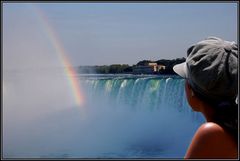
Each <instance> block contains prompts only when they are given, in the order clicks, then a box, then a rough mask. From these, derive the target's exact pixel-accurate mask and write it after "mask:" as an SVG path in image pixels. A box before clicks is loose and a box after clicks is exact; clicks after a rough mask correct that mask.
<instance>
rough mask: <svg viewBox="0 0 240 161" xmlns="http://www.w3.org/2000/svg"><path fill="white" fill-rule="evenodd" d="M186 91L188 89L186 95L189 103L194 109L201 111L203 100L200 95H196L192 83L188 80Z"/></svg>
mask: <svg viewBox="0 0 240 161" xmlns="http://www.w3.org/2000/svg"><path fill="white" fill-rule="evenodd" d="M185 91H186V97H187V100H188V104H189V105H190V106H191V107H192V109H193V110H194V111H199V110H200V109H199V108H200V105H201V100H199V99H198V97H196V96H195V94H194V92H193V90H192V87H191V86H190V84H189V83H188V82H187V81H186V83H185Z"/></svg>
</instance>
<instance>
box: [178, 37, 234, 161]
mask: <svg viewBox="0 0 240 161" xmlns="http://www.w3.org/2000/svg"><path fill="white" fill-rule="evenodd" d="M173 70H174V71H175V72H176V73H177V74H179V75H180V76H181V77H183V78H185V79H186V83H185V91H186V97H187V100H188V103H189V105H190V106H191V107H192V109H193V110H194V111H197V112H201V113H202V114H203V116H204V117H205V118H206V123H204V124H202V125H201V126H200V127H199V128H198V130H197V131H196V133H195V135H194V137H193V139H192V142H191V143H190V145H189V147H188V150H187V152H186V155H185V158H186V159H189V158H198V159H199V158H206V159H210V158H213V159H224V158H238V105H237V97H238V94H237V93H238V46H237V44H236V43H234V42H229V41H224V40H222V39H220V38H217V37H209V38H207V39H205V40H203V41H200V42H198V43H196V44H194V45H192V46H191V47H190V48H189V49H188V50H187V59H186V62H184V63H182V64H178V65H175V66H174V67H173Z"/></svg>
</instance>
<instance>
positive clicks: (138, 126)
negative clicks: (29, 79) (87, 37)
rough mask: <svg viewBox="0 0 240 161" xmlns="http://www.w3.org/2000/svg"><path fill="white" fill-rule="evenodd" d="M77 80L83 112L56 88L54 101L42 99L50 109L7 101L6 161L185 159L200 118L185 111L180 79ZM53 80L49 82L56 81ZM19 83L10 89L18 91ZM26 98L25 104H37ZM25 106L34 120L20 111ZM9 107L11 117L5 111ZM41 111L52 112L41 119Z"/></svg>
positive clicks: (116, 77) (85, 77)
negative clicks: (32, 160)
mask: <svg viewBox="0 0 240 161" xmlns="http://www.w3.org/2000/svg"><path fill="white" fill-rule="evenodd" d="M76 77H78V81H79V83H80V84H79V85H80V87H81V89H82V91H81V92H82V94H84V96H85V97H84V98H85V99H86V100H85V101H84V102H85V104H84V106H83V107H79V106H72V105H71V103H69V101H66V99H65V97H66V96H65V95H64V94H65V90H64V88H62V87H61V85H59V86H57V87H58V88H57V87H56V93H55V95H53V94H52V93H51V91H48V92H49V93H50V94H52V95H47V96H48V97H44V98H49V97H50V98H51V97H53V98H55V99H58V100H57V101H51V102H50V103H48V99H46V100H43V101H40V102H35V104H34V106H33V107H32V106H31V105H32V104H30V105H28V103H29V101H27V100H20V101H18V103H20V104H18V105H15V104H13V105H12V104H11V102H14V101H8V100H7V99H5V100H6V101H5V104H4V109H5V111H4V116H5V124H4V139H3V140H4V143H3V144H4V148H3V152H4V157H6V158H39V157H42V158H150V159H151V158H183V156H184V155H185V152H186V150H187V147H188V145H189V143H190V141H191V139H192V137H193V135H194V133H195V131H196V130H197V128H198V127H199V125H200V124H202V123H203V122H204V119H203V117H202V115H200V114H199V113H197V112H193V111H192V109H191V107H189V105H188V103H187V101H186V96H185V90H184V80H183V79H180V77H176V76H154V75H152V76H150V75H141V76H133V75H79V76H78V75H77V76H76ZM41 78H44V77H41ZM51 78H53V80H52V81H51V82H54V81H56V80H58V79H60V78H59V77H56V78H55V76H53V77H51ZM37 80H38V79H37ZM59 81H60V80H59ZM9 82H10V80H9V81H7V83H9ZM15 82H17V81H15ZM4 83H5V82H4ZM19 83H21V82H18V83H16V84H14V85H16V87H18V86H17V85H19ZM4 85H5V86H6V85H7V87H6V89H7V90H6V91H7V92H8V93H7V92H5V93H6V94H5V96H8V95H10V94H11V93H9V92H11V91H10V89H11V88H9V87H10V86H9V84H6V83H5V84H4ZM21 85H22V84H20V86H19V88H20V89H21V90H18V91H19V92H24V90H25V88H24V87H25V86H21ZM26 85H27V84H26ZM53 85H54V84H51V86H53ZM14 87H15V86H14ZM37 87H38V86H34V88H30V89H29V90H30V92H31V94H32V93H33V92H35V93H37V92H36V91H35V88H37ZM46 87H48V88H46V89H52V88H49V86H46ZM33 89H34V90H33ZM37 89H38V88H37ZM30 92H29V93H30ZM25 93H26V92H25ZM58 93H59V94H58ZM7 94H8V95H7ZM27 94H28V93H27ZM27 94H25V97H26V98H28V97H29V98H31V99H30V100H32V99H33V98H35V97H31V95H27ZM44 94H45V93H44ZM56 94H58V95H59V97H56ZM60 96H61V97H60ZM18 97H19V96H18ZM42 97H43V96H42ZM7 98H8V99H10V98H11V97H7ZM40 98H41V97H40ZM35 99H36V98H35ZM44 101H45V103H43V102H44ZM68 103H69V105H65V104H68ZM9 104H10V105H12V106H10V105H9ZM26 105H28V106H27V107H29V109H32V111H33V112H34V113H33V112H32V111H31V113H33V114H35V115H33V116H31V115H32V114H27V115H26V113H25V111H22V109H23V108H24V106H26ZM62 106H64V108H62ZM9 107H11V108H12V109H14V110H15V111H9V112H8V111H6V109H9ZM43 108H44V109H48V108H49V109H53V110H51V111H49V112H48V113H46V112H45V113H41V111H42V109H43ZM16 111H17V112H16ZM83 111H84V115H82V112H83ZM38 113H39V115H38V117H35V116H36V114H38ZM16 116H18V118H19V119H16ZM30 116H31V117H30ZM82 116H84V118H82ZM26 118H28V119H26ZM23 147H24V148H23Z"/></svg>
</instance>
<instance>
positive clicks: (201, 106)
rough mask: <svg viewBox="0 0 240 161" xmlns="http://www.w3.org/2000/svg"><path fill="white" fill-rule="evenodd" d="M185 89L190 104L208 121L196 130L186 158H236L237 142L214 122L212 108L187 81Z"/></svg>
mask: <svg viewBox="0 0 240 161" xmlns="http://www.w3.org/2000/svg"><path fill="white" fill-rule="evenodd" d="M185 91H186V96H187V100H188V103H189V105H190V106H191V107H192V109H193V110H194V111H197V112H201V113H202V114H203V115H204V117H205V118H206V121H207V122H206V123H204V124H202V125H201V126H200V127H199V128H198V130H197V131H196V133H195V135H194V137H193V139H192V142H191V143H190V145H189V147H188V150H187V152H186V154H185V157H184V158H185V159H227V158H228V159H236V158H237V157H238V146H237V143H236V142H235V141H234V139H233V137H232V136H231V135H230V134H229V133H228V132H227V131H226V130H225V129H224V128H223V127H221V126H220V125H218V124H216V123H214V120H213V114H214V111H213V110H212V108H211V107H209V105H208V104H206V103H205V102H203V101H201V100H200V99H199V98H197V97H196V96H195V95H194V92H193V91H192V89H191V86H190V85H189V84H188V83H187V81H186V84H185Z"/></svg>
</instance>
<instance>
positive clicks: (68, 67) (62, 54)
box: [32, 4, 84, 106]
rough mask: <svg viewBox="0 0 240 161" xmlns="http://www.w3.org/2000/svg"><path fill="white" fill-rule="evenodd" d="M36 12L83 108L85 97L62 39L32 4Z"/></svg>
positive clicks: (79, 104) (77, 101)
mask: <svg viewBox="0 0 240 161" xmlns="http://www.w3.org/2000/svg"><path fill="white" fill-rule="evenodd" d="M32 6H33V8H34V11H35V12H36V13H37V15H38V17H39V18H40V19H41V22H42V24H43V26H44V29H45V30H46V33H47V35H48V36H49V39H50V41H51V43H52V45H53V47H54V49H55V51H56V53H57V54H58V56H59V59H60V60H61V63H62V64H63V66H64V71H65V73H66V76H67V78H68V82H69V85H70V87H71V89H72V91H73V95H74V98H75V101H76V104H77V105H78V106H82V105H83V104H84V95H83V94H82V93H81V90H80V86H79V83H78V80H77V78H76V77H75V76H76V71H75V70H74V68H73V66H72V64H71V63H70V61H69V59H68V57H67V54H66V51H65V49H64V48H63V46H62V45H61V43H60V39H59V38H58V35H57V34H56V32H55V31H54V30H53V27H52V26H51V25H50V23H49V21H48V18H47V16H46V15H45V14H44V12H43V11H42V10H40V9H39V8H38V7H37V6H36V5H34V4H32Z"/></svg>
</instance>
